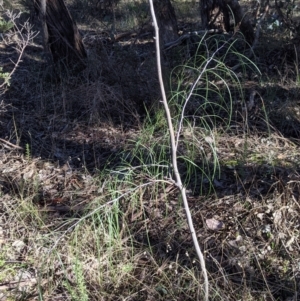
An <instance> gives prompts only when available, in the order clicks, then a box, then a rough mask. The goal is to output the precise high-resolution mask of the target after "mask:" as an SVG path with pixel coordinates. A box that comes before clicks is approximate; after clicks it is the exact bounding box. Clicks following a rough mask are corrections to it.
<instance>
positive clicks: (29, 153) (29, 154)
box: [25, 143, 31, 161]
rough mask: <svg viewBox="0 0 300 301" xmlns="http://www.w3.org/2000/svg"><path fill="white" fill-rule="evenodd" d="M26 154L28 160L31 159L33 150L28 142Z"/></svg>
mask: <svg viewBox="0 0 300 301" xmlns="http://www.w3.org/2000/svg"><path fill="white" fill-rule="evenodd" d="M25 156H26V160H28V161H29V160H30V159H31V151H30V146H29V144H28V143H26V145H25Z"/></svg>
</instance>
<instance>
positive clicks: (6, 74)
mask: <svg viewBox="0 0 300 301" xmlns="http://www.w3.org/2000/svg"><path fill="white" fill-rule="evenodd" d="M10 78H11V74H10V73H9V72H3V67H0V79H1V80H2V81H3V82H2V85H5V86H10Z"/></svg>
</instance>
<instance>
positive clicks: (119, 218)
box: [0, 6, 300, 301]
mask: <svg viewBox="0 0 300 301" xmlns="http://www.w3.org/2000/svg"><path fill="white" fill-rule="evenodd" d="M73 9H74V7H73ZM140 9H141V7H140V6H138V7H137V8H134V6H131V7H129V8H128V11H130V12H131V13H133V12H136V10H137V11H139V10H140ZM185 9H186V8H185ZM177 10H178V11H180V7H179V8H177ZM181 12H182V14H183V13H186V12H185V11H184V10H181ZM86 13H88V12H86ZM93 18H94V17H93ZM127 18H129V17H128V16H127ZM126 20H129V19H126ZM135 20H136V19H135ZM193 20H194V19H193ZM107 22H109V21H107ZM118 22H120V24H122V22H121V19H118ZM130 24H136V23H134V22H131V23H130ZM195 24H196V22H194V23H193V24H192V25H191V26H192V27H193V26H194V25H195ZM86 26H87V25H86V24H85V25H84V24H82V28H87V27H86ZM103 26H104V25H103ZM103 29H105V28H104V27H103ZM130 29H132V27H131V28H130ZM263 33H264V35H265V36H264V38H263V39H262V40H261V42H260V44H259V45H258V50H257V56H256V61H255V62H256V64H257V66H258V67H259V69H260V70H261V72H262V75H261V76H260V75H259V74H258V73H257V72H256V71H255V70H254V69H253V68H252V69H250V68H249V69H246V70H243V69H242V68H238V69H236V71H235V72H236V74H237V78H238V79H239V81H234V80H232V78H231V79H228V80H227V81H226V84H227V85H228V86H229V87H230V91H231V95H232V98H231V102H230V101H229V100H230V98H229V94H228V91H227V90H226V89H225V88H224V83H222V82H220V81H218V80H216V78H210V79H211V83H210V86H209V88H210V89H212V87H213V86H214V87H217V91H218V93H215V92H213V91H212V90H210V92H209V93H208V94H207V95H206V96H207V99H209V102H205V97H203V95H202V94H201V93H202V91H203V89H202V88H203V86H205V85H207V82H206V81H203V82H200V83H199V87H198V92H199V95H200V96H199V97H197V96H194V97H193V98H192V100H191V102H190V103H189V105H188V107H187V115H188V116H187V117H186V118H185V121H184V125H185V127H184V129H183V131H182V136H181V142H180V144H179V154H180V158H181V159H180V162H179V166H180V169H181V172H182V175H183V176H184V178H185V181H186V185H187V188H188V191H189V195H188V199H189V203H190V206H191V210H192V215H193V218H194V222H195V228H196V231H197V235H198V238H199V242H200V244H201V247H202V249H203V250H204V251H205V256H206V265H207V269H208V272H209V278H210V300H247V301H252V300H253V301H254V300H255V301H256V300H284V301H291V300H293V301H296V300H298V299H299V294H300V290H299V281H300V279H299V278H300V276H299V275H300V257H299V252H298V250H299V216H300V207H299V199H300V173H299V161H300V153H299V101H298V99H299V86H298V80H297V74H298V73H297V70H298V69H297V68H298V65H297V63H296V65H295V60H296V57H293V58H294V59H292V60H291V59H290V58H291V57H292V56H286V57H284V56H283V55H281V53H282V51H286V52H288V51H292V49H293V47H291V46H290V45H289V44H288V45H287V46H285V45H283V43H282V46H281V47H277V44H276V43H275V40H274V36H273V34H270V33H269V32H268V31H263ZM143 34H144V32H143V33H141V37H139V36H138V35H134V36H128V35H127V36H126V38H124V39H120V40H119V41H117V42H115V43H113V42H112V41H111V40H109V39H108V38H107V36H103V35H102V34H98V32H93V33H91V32H89V31H85V32H84V35H85V42H86V44H89V67H88V68H87V70H85V71H84V72H82V73H81V74H78V76H74V75H66V74H64V75H62V74H55V73H54V72H53V70H51V68H48V67H47V66H45V63H44V61H43V57H42V55H41V47H40V41H39V39H37V40H36V41H35V44H34V45H32V46H30V47H28V49H27V51H26V53H25V56H24V59H23V62H22V64H21V65H20V67H19V68H18V70H17V72H16V73H15V74H14V77H13V78H12V84H11V87H9V89H7V91H6V92H5V94H4V95H3V99H2V100H1V107H0V133H1V136H0V138H1V139H0V146H1V149H0V189H1V190H0V199H1V202H0V267H1V269H0V270H1V271H0V300H105V301H107V300H131V301H134V300H136V301H137V300H139V301H140V300H147V301H150V300H178V301H181V300H182V301H183V300H184V301H186V300H193V301H194V300H202V299H203V294H204V292H203V290H202V284H203V278H202V273H201V270H200V265H199V262H198V261H197V259H196V258H197V257H196V255H195V251H194V249H193V244H192V241H191V237H190V234H189V230H188V227H187V223H186V220H185V213H184V210H183V208H182V204H181V201H180V198H179V194H178V191H176V189H175V187H174V185H173V184H172V183H171V182H170V181H169V179H168V177H169V175H168V173H169V170H168V168H167V166H168V160H169V141H168V137H167V135H166V122H165V119H164V114H163V112H162V111H161V110H160V109H159V106H158V105H157V104H156V102H157V101H158V99H159V94H158V91H159V90H158V84H157V79H156V75H155V74H156V73H155V72H156V71H155V61H154V60H155V54H154V46H153V44H152V38H151V34H150V35H147V34H146V35H143ZM281 34H283V33H281ZM267 39H270V40H271V41H272V43H274V44H270V43H269V41H267ZM277 39H278V37H277ZM264 41H267V43H268V45H269V47H268V49H266V47H265V46H264V44H263V43H264ZM270 45H274V47H271V46H270ZM12 46H13V45H12ZM184 47H185V46H184V45H181V46H180V49H179V50H178V53H176V51H174V53H172V55H174V56H175V58H176V60H178V58H179V54H180V55H181V54H182V53H185V54H186V53H187V52H186V49H184ZM285 47H286V48H285ZM271 48H272V49H271ZM0 51H1V60H2V61H3V60H4V59H7V55H8V54H9V53H11V54H12V53H13V48H7V47H6V48H5V47H4V48H0ZM276 51H277V52H276ZM275 53H276V54H278V57H279V58H280V59H281V60H280V61H279V62H277V63H276V62H275V63H274V62H273V63H272V62H269V59H270V58H271V57H272V58H274V57H276V55H275ZM176 55H178V56H177V57H176ZM223 58H224V56H221V57H219V59H220V60H221V59H223ZM287 58H288V59H287ZM228 60H229V61H228ZM228 60H227V61H226V58H224V62H225V63H228V64H231V63H232V62H233V61H234V60H235V59H234V60H232V56H231V57H228ZM199 62H200V63H201V60H200V59H199ZM234 62H235V61H234ZM185 63H186V64H187V62H186V61H185ZM235 63H236V62H235ZM272 66H277V67H276V68H273V67H272ZM295 66H297V67H295ZM8 68H9V66H8ZM178 74H179V72H177V71H175V72H174V79H173V83H177V81H178V79H180V80H182V86H181V87H188V86H189V85H190V83H191V81H192V80H193V76H194V75H193V72H190V71H187V72H186V73H185V72H183V74H184V76H183V78H179V77H178ZM224 74H225V73H224ZM175 76H177V77H176V78H175ZM224 76H226V75H224ZM176 87H177V88H174V91H176V93H174V95H176V97H175V96H174V98H173V101H174V99H176V100H178V101H179V103H180V101H181V100H180V99H181V98H180V95H181V94H180V92H181V91H182V90H180V89H178V86H176ZM174 103H175V101H174ZM220 103H222V105H220ZM199 107H200V108H201V110H199ZM153 108H155V109H153ZM173 112H174V114H178V112H179V113H180V111H178V104H176V103H175V104H174V110H173ZM200 114H201V115H200ZM20 148H22V149H20ZM91 213H92V214H91Z"/></svg>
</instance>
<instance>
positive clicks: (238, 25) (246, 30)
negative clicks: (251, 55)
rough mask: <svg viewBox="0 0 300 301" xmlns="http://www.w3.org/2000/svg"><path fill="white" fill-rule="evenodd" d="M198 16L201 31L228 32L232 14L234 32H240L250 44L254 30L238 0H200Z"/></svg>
mask: <svg viewBox="0 0 300 301" xmlns="http://www.w3.org/2000/svg"><path fill="white" fill-rule="evenodd" d="M200 14H201V21H202V27H203V29H218V30H221V31H223V32H228V31H229V30H230V16H231V15H232V14H233V18H234V24H235V30H238V29H239V30H240V31H241V32H242V34H243V35H244V36H245V39H246V41H247V42H248V43H249V44H252V43H253V41H254V30H253V27H252V24H251V22H250V20H249V17H248V15H247V14H245V13H244V12H243V10H242V8H241V6H240V4H239V2H238V0H200Z"/></svg>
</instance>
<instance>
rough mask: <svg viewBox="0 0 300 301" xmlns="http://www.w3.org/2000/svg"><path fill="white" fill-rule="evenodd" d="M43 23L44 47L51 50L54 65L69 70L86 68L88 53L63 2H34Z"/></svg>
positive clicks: (43, 0) (54, 0) (41, 0)
mask: <svg viewBox="0 0 300 301" xmlns="http://www.w3.org/2000/svg"><path fill="white" fill-rule="evenodd" d="M33 1H34V7H35V10H36V11H37V12H38V15H39V17H40V19H41V21H42V32H43V38H44V47H45V48H46V49H45V51H47V49H49V50H50V52H51V55H52V59H53V62H54V63H59V62H60V63H62V64H63V65H65V66H66V67H67V68H68V69H70V70H72V69H76V70H79V69H83V68H84V67H85V58H86V51H85V48H84V46H83V43H82V39H81V36H80V34H79V31H78V28H77V26H76V23H75V21H73V19H72V17H71V15H70V13H69V11H68V9H67V7H66V5H65V3H64V1H63V0H33Z"/></svg>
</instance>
